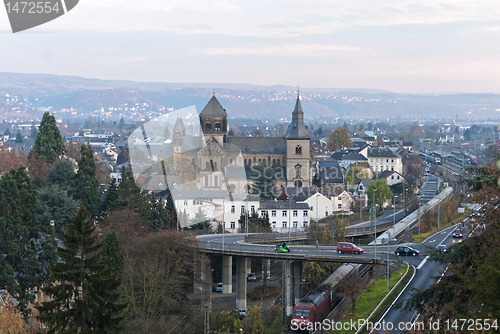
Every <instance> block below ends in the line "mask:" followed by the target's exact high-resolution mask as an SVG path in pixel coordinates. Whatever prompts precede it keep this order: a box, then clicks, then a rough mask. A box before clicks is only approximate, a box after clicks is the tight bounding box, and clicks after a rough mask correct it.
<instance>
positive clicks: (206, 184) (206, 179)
mask: <svg viewBox="0 0 500 334" xmlns="http://www.w3.org/2000/svg"><path fill="white" fill-rule="evenodd" d="M205 187H208V176H205Z"/></svg>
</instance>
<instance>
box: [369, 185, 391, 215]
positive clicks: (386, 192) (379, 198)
mask: <svg viewBox="0 0 500 334" xmlns="http://www.w3.org/2000/svg"><path fill="white" fill-rule="evenodd" d="M375 190H376V191H375ZM374 195H375V197H374ZM367 196H368V202H369V203H371V204H372V205H374V204H378V205H379V207H380V210H382V205H383V204H384V202H385V201H386V200H388V199H390V198H392V192H391V189H390V188H389V185H387V181H386V180H385V179H380V180H377V181H373V182H371V183H370V184H369V185H368V191H367ZM374 198H375V203H374V202H373V201H374Z"/></svg>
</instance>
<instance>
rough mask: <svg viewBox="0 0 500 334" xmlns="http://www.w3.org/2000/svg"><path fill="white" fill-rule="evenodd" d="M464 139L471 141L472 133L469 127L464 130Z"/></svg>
mask: <svg viewBox="0 0 500 334" xmlns="http://www.w3.org/2000/svg"><path fill="white" fill-rule="evenodd" d="M464 139H465V140H466V141H470V140H471V134H470V130H469V129H465V131H464Z"/></svg>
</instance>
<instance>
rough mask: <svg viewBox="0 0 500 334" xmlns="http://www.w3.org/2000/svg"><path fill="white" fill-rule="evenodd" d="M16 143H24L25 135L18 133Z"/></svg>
mask: <svg viewBox="0 0 500 334" xmlns="http://www.w3.org/2000/svg"><path fill="white" fill-rule="evenodd" d="M16 143H17V144H22V143H23V135H22V134H21V131H17V133H16Z"/></svg>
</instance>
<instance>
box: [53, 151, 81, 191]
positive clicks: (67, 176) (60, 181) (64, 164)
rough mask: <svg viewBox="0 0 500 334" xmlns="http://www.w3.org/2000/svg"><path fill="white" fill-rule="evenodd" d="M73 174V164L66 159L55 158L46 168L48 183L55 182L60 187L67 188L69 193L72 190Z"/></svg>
mask: <svg viewBox="0 0 500 334" xmlns="http://www.w3.org/2000/svg"><path fill="white" fill-rule="evenodd" d="M75 175H76V173H75V168H74V167H73V164H72V163H71V162H70V161H69V160H66V159H61V160H57V161H56V162H54V163H53V164H52V166H50V167H49V169H48V170H47V178H48V179H49V181H50V183H52V184H57V185H58V186H59V187H61V188H62V189H65V190H68V191H69V193H70V194H72V193H73V192H74V190H73V183H74V181H75Z"/></svg>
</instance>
